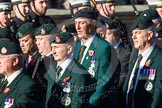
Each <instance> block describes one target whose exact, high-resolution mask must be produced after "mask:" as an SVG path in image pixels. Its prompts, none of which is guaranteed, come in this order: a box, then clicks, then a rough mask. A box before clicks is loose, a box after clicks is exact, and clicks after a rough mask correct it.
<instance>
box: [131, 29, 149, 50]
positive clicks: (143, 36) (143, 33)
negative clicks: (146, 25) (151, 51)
mask: <svg viewBox="0 0 162 108" xmlns="http://www.w3.org/2000/svg"><path fill="white" fill-rule="evenodd" d="M151 34H152V31H148V30H146V29H144V30H133V31H132V39H133V43H134V47H135V48H136V49H138V50H145V49H147V46H148V43H149V41H150V39H151V38H152V37H151V36H152V35H151ZM150 35H151V36H150Z"/></svg>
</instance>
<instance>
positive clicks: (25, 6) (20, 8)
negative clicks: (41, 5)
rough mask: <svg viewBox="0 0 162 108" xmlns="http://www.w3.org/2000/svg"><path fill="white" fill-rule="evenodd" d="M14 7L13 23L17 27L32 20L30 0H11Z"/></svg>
mask: <svg viewBox="0 0 162 108" xmlns="http://www.w3.org/2000/svg"><path fill="white" fill-rule="evenodd" d="M11 2H12V9H13V11H14V13H15V16H14V18H13V23H14V26H15V27H17V28H18V27H19V26H21V25H22V24H24V23H26V22H31V20H30V19H29V12H30V4H29V3H30V0H11Z"/></svg>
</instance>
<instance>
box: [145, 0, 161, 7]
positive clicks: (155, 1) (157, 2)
mask: <svg viewBox="0 0 162 108" xmlns="http://www.w3.org/2000/svg"><path fill="white" fill-rule="evenodd" d="M146 1H147V3H148V5H149V7H151V8H158V7H162V0H146Z"/></svg>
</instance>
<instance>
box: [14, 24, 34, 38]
mask: <svg viewBox="0 0 162 108" xmlns="http://www.w3.org/2000/svg"><path fill="white" fill-rule="evenodd" d="M34 30H35V28H34V25H33V23H31V22H27V23H24V24H23V25H21V26H20V27H19V28H18V30H17V33H16V38H17V39H20V38H22V37H24V36H26V35H28V34H31V33H33V32H34Z"/></svg>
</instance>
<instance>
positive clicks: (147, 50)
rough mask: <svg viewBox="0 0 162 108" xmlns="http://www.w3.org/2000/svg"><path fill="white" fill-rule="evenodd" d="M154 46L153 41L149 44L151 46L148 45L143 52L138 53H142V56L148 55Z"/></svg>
mask: <svg viewBox="0 0 162 108" xmlns="http://www.w3.org/2000/svg"><path fill="white" fill-rule="evenodd" d="M154 47H155V43H153V44H152V45H151V47H149V48H148V49H146V50H145V51H144V52H142V53H141V52H139V54H142V56H143V57H145V56H146V55H148V53H149V52H152V50H153V49H154Z"/></svg>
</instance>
